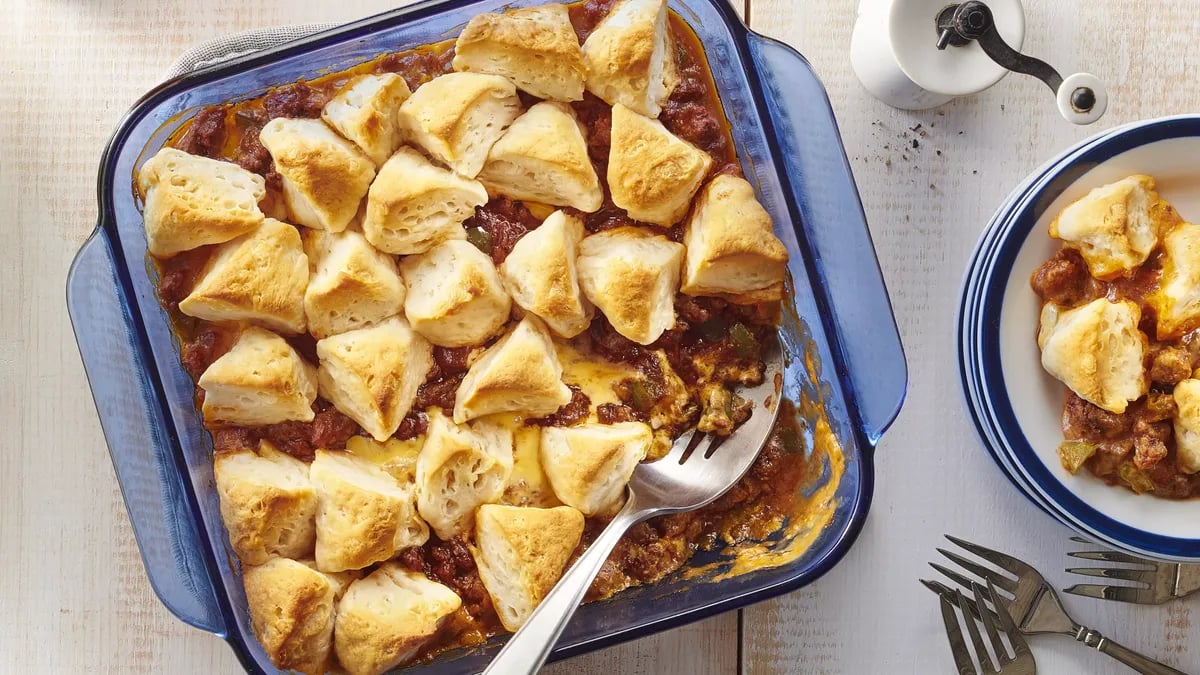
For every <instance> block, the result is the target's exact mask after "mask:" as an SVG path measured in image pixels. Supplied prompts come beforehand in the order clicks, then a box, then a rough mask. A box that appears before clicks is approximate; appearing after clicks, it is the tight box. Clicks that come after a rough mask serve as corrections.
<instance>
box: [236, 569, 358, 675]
mask: <svg viewBox="0 0 1200 675" xmlns="http://www.w3.org/2000/svg"><path fill="white" fill-rule="evenodd" d="M242 583H243V584H244V585H245V587H246V604H247V605H248V606H249V609H250V624H251V625H252V626H253V627H254V634H255V635H257V636H258V641H259V642H260V643H262V646H263V649H264V650H266V652H267V656H269V657H271V663H273V664H275V666H276V667H277V668H279V669H280V670H288V671H293V670H294V671H299V672H301V673H309V674H310V675H321V674H322V673H325V672H326V670H327V669H328V668H329V665H330V664H329V657H330V655H331V650H332V647H333V622H334V602H335V592H334V586H333V584H332V583H331V582H330V579H329V578H328V577H327V576H325V575H324V574H322V573H320V572H318V571H316V570H314V569H312V568H310V567H308V566H307V565H305V564H304V563H300V562H296V561H295V560H289V559H287V558H271V559H270V560H268V561H267V562H266V563H264V564H262V565H259V566H247V567H245V568H244V569H243V571H242Z"/></svg>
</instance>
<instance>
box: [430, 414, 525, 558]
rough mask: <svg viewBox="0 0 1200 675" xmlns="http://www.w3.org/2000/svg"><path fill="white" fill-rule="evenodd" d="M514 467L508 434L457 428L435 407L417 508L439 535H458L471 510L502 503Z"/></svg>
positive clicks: (482, 426)
mask: <svg viewBox="0 0 1200 675" xmlns="http://www.w3.org/2000/svg"><path fill="white" fill-rule="evenodd" d="M512 468H513V454H512V433H511V432H509V431H508V430H507V429H504V428H503V427H500V426H497V425H495V424H490V423H487V422H476V423H474V424H472V425H470V426H467V425H463V426H459V425H457V424H455V423H454V422H452V421H450V420H449V419H447V418H446V416H445V415H443V414H441V413H440V412H438V411H437V410H436V409H434V410H432V411H430V413H429V431H428V432H427V434H426V437H425V445H424V447H422V448H421V454H420V456H418V457H417V509H418V510H419V511H420V513H421V517H422V518H424V519H425V522H427V523H429V526H430V527H432V528H433V531H434V532H436V533H437V535H438V537H441V538H442V539H450V538H451V537H454V536H457V535H459V534H461V533H462V532H465V531H468V530H470V528H471V526H472V525H473V520H472V518H473V517H474V513H475V507H477V506H479V505H480V504H487V503H491V502H495V501H497V500H499V499H500V496H501V495H503V494H504V486H505V485H506V484H507V483H508V478H509V476H510V475H511V474H512Z"/></svg>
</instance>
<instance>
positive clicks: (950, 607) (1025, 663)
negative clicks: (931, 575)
mask: <svg viewBox="0 0 1200 675" xmlns="http://www.w3.org/2000/svg"><path fill="white" fill-rule="evenodd" d="M921 583H922V584H925V586H926V587H927V588H929V589H930V590H932V591H934V592H935V593H937V595H938V598H939V599H940V603H941V610H942V623H943V624H945V627H946V638H947V639H948V640H949V642H950V652H951V654H952V655H953V656H954V665H955V668H956V670H957V672H958V673H960V674H962V675H991V674H997V673H1005V674H1006V675H1007V674H1008V673H1013V674H1014V675H1033V674H1034V673H1036V672H1037V666H1036V665H1035V662H1034V658H1033V653H1032V652H1031V651H1030V650H1029V646H1028V644H1026V642H1025V639H1024V638H1023V637H1021V633H1020V631H1019V630H1017V627H1016V625H1015V624H1014V622H1013V620H1012V617H1011V616H1009V614H1008V610H1007V609H1005V608H1004V604H1003V602H1002V601H1001V599H1000V596H999V594H998V593H997V591H996V587H995V585H994V584H992V583H991V581H988V584H987V588H984V587H983V586H981V585H979V584H977V583H976V584H971V594H972V596H973V598H971V599H969V598H967V596H966V595H965V594H963V593H962V592H961V591H959V590H958V589H951V588H949V587H947V586H945V585H943V584H940V583H938V582H936V581H928V580H925V579H922V580H921ZM985 595H986V599H985V597H984V596H985ZM989 604H990V605H991V606H990V607H989ZM955 609H957V610H958V613H956V612H955ZM960 613H961V622H960V619H959V614H960ZM960 623H961V625H965V626H966V627H967V631H966V632H967V635H969V636H970V638H971V642H970V647H968V645H967V640H966V638H965V637H964V636H963V631H962V628H961V626H960ZM977 623H982V624H983V634H981V633H980V632H979V627H978V625H977ZM984 636H986V642H985V640H984ZM1001 636H1003V637H1004V638H1006V639H1007V640H1008V644H1009V645H1011V650H1010V649H1009V648H1008V647H1006V646H1005V644H1004V640H1002V639H1001ZM972 650H973V652H974V658H972ZM976 664H978V665H976Z"/></svg>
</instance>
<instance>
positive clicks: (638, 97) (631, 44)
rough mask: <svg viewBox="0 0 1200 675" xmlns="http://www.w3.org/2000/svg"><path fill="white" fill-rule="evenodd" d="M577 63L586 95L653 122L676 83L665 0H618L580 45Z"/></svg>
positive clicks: (677, 77)
mask: <svg viewBox="0 0 1200 675" xmlns="http://www.w3.org/2000/svg"><path fill="white" fill-rule="evenodd" d="M583 63H584V66H585V67H586V68H587V88H588V91H590V92H592V93H593V94H595V95H596V96H599V97H600V98H602V99H604V100H605V101H607V102H608V103H609V104H611V105H614V106H615V105H617V104H621V105H624V106H628V107H629V108H630V109H632V110H634V111H636V112H638V113H640V114H642V115H646V116H648V117H658V113H659V112H660V111H661V110H662V107H663V105H665V104H666V102H667V99H668V98H669V97H670V96H671V92H672V91H674V90H675V85H676V84H678V83H679V76H678V73H677V72H676V69H675V56H674V53H673V52H672V49H671V36H670V29H669V28H668V26H667V2H666V0H621V2H619V3H618V4H617V5H616V6H615V7H613V8H612V10H610V11H609V13H608V16H606V17H604V20H603V21H601V22H600V25H599V26H597V27H596V29H595V30H593V31H592V34H591V35H589V36H588V39H587V40H586V41H585V42H584V43H583ZM614 141H615V139H614Z"/></svg>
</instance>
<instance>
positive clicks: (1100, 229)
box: [1050, 175, 1179, 279]
mask: <svg viewBox="0 0 1200 675" xmlns="http://www.w3.org/2000/svg"><path fill="white" fill-rule="evenodd" d="M1178 222H1179V214H1178V213H1176V212H1175V209H1173V208H1172V207H1171V205H1170V204H1168V203H1167V202H1166V201H1165V200H1163V199H1160V198H1159V196H1158V192H1157V191H1155V184H1154V179H1153V178H1151V177H1150V176H1141V175H1136V176H1130V177H1128V178H1124V179H1121V180H1119V181H1116V182H1115V183H1109V184H1108V185H1104V186H1101V187H1098V188H1096V189H1094V190H1092V191H1091V192H1089V193H1087V194H1086V195H1084V196H1083V197H1082V198H1080V199H1078V200H1076V201H1075V202H1074V203H1072V204H1071V205H1070V206H1068V207H1067V208H1065V209H1063V210H1062V213H1060V214H1058V217H1056V218H1055V219H1054V220H1053V222H1051V223H1050V236H1051V237H1054V238H1056V239H1062V240H1063V244H1064V245H1066V246H1068V247H1070V248H1074V249H1078V250H1079V253H1080V254H1081V255H1083V259H1084V261H1086V262H1087V265H1088V270H1089V271H1090V272H1091V273H1092V276H1094V277H1096V278H1097V279H1108V278H1112V277H1115V276H1119V275H1120V274H1122V273H1125V272H1128V271H1129V270H1132V269H1133V268H1135V267H1137V266H1138V265H1141V264H1142V263H1144V262H1146V258H1147V257H1149V255H1150V252H1151V251H1153V250H1154V247H1155V246H1157V245H1158V240H1159V237H1160V236H1162V235H1164V234H1166V233H1167V230H1168V229H1170V228H1171V227H1174V226H1175V225H1176V224H1177V223H1178Z"/></svg>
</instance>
